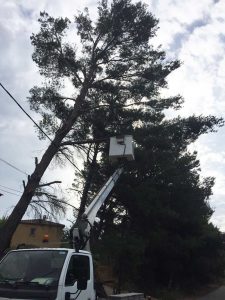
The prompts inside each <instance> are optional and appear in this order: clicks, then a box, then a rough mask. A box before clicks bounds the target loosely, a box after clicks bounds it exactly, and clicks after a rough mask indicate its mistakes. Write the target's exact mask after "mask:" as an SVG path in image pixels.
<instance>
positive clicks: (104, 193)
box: [73, 136, 134, 252]
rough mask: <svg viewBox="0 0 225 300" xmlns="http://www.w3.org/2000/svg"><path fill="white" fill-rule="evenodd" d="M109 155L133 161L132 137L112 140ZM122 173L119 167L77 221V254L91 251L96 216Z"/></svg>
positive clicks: (75, 234) (74, 238)
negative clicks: (91, 238)
mask: <svg viewBox="0 0 225 300" xmlns="http://www.w3.org/2000/svg"><path fill="white" fill-rule="evenodd" d="M109 153H110V158H111V159H112V160H114V161H115V158H116V159H117V160H118V159H123V160H124V159H127V160H133V159H134V154H133V141H132V136H118V137H113V138H111V140H110V151H109ZM122 173H123V167H119V168H118V169H117V170H116V171H115V172H114V173H113V175H112V176H111V177H110V178H109V179H108V181H107V182H106V183H105V184H104V185H103V187H102V188H101V190H100V191H99V192H98V194H97V195H96V196H95V198H94V200H93V201H92V202H91V203H90V205H89V206H88V207H87V208H86V210H85V212H84V214H83V216H82V217H81V219H80V220H77V224H76V227H75V228H74V229H73V247H74V249H75V250H76V251H77V252H79V250H81V249H85V250H88V251H90V247H89V238H90V233H91V228H92V226H93V224H94V221H95V218H96V215H97V213H98V211H99V209H100V208H101V206H102V204H103V203H104V202H105V200H106V199H107V197H108V195H109V193H110V192H111V191H112V189H113V187H114V186H115V184H116V182H117V181H118V179H119V177H120V175H121V174H122Z"/></svg>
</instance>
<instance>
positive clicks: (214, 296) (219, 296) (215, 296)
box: [196, 286, 225, 300]
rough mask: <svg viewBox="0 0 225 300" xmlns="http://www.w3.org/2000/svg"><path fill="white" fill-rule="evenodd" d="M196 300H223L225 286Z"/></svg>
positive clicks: (224, 297) (224, 299)
mask: <svg viewBox="0 0 225 300" xmlns="http://www.w3.org/2000/svg"><path fill="white" fill-rule="evenodd" d="M196 300H225V286H221V287H220V288H218V289H216V290H215V291H213V292H211V293H209V294H208V295H205V296H202V297H200V298H196Z"/></svg>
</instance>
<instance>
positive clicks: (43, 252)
mask: <svg viewBox="0 0 225 300" xmlns="http://www.w3.org/2000/svg"><path fill="white" fill-rule="evenodd" d="M0 299H1V300H6V299H14V300H17V299H23V300H24V299H30V300H34V299H40V300H42V299H43V300H44V299H46V300H47V299H49V300H53V299H54V300H75V299H77V300H82V299H85V300H86V299H90V300H94V299H95V291H94V275H93V262H92V256H91V254H90V252H88V251H83V250H80V251H79V252H76V251H75V250H73V249H64V248H49V249H48V248H44V249H41V248H38V249H21V250H13V251H10V252H9V253H8V254H7V255H6V256H5V257H4V258H3V259H2V260H1V262H0Z"/></svg>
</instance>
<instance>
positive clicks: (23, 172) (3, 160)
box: [0, 157, 29, 176]
mask: <svg viewBox="0 0 225 300" xmlns="http://www.w3.org/2000/svg"><path fill="white" fill-rule="evenodd" d="M0 161H2V162H4V163H5V164H6V165H8V166H10V167H11V168H13V169H15V170H17V171H18V172H20V173H22V174H25V175H27V176H28V175H29V174H28V173H26V172H25V171H23V170H21V169H19V168H17V167H16V166H14V165H13V164H11V163H9V162H8V161H6V160H5V159H3V158H1V157H0Z"/></svg>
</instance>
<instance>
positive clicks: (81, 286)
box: [66, 278, 87, 300]
mask: <svg viewBox="0 0 225 300" xmlns="http://www.w3.org/2000/svg"><path fill="white" fill-rule="evenodd" d="M77 289H78V290H80V291H83V290H86V289H87V279H85V278H79V279H78V280H77ZM66 300H67V299H66Z"/></svg>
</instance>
